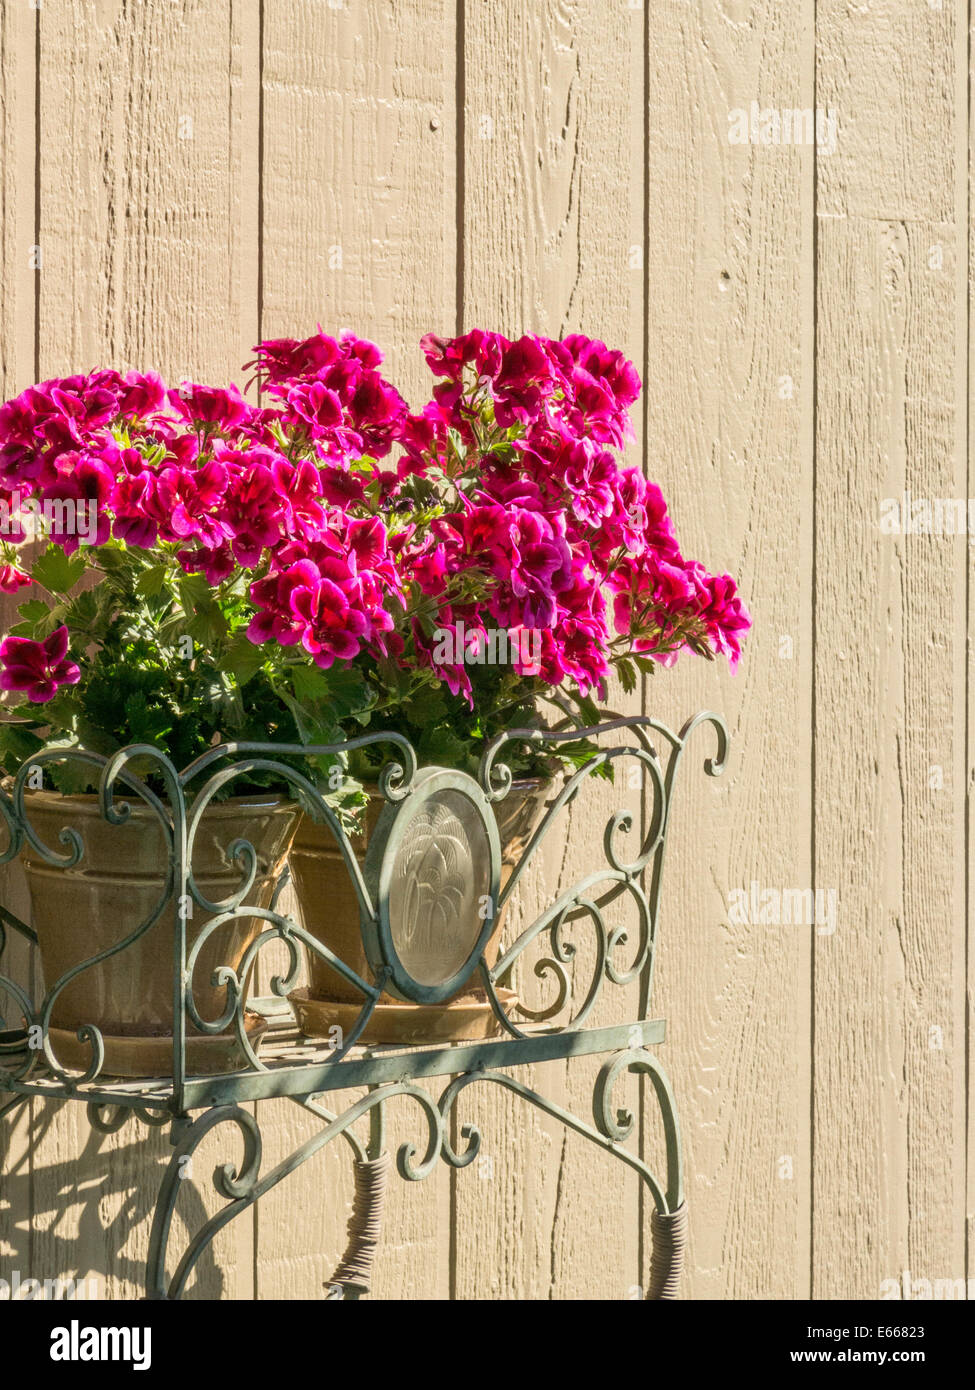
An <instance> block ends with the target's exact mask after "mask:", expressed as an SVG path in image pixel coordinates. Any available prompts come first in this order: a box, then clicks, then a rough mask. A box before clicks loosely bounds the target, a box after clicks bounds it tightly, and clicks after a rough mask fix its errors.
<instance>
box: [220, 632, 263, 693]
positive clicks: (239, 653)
mask: <svg viewBox="0 0 975 1390" xmlns="http://www.w3.org/2000/svg"><path fill="white" fill-rule="evenodd" d="M264 661H265V655H264V653H263V652H262V651H261V649H260V647H258V646H256V645H255V643H253V642H252V641H251V640H250V638H249V637H244V636H240V637H235V638H234V640H233V641H232V642H230V643H229V644H228V646H227V648H226V650H225V652H224V657H223V660H222V662H221V665H222V666H224V667H226V669H227V670H228V671H229V672H230V673H231V675H233V676H235V677H236V678H237V683H238V685H241V686H243V685H246V684H247V682H248V681H249V680H250V679H251V677H252V676H256V675H257V673H258V671H259V670H260V669H261V667H262V666H263V665H264Z"/></svg>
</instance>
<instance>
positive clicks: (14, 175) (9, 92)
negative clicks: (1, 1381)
mask: <svg viewBox="0 0 975 1390" xmlns="http://www.w3.org/2000/svg"><path fill="white" fill-rule="evenodd" d="M36 35H37V16H36V14H35V13H33V12H32V11H30V10H29V9H28V8H27V6H26V5H18V6H16V7H14V6H8V5H4V6H0V141H2V149H3V158H2V161H0V398H2V399H3V400H6V399H7V398H8V397H9V396H12V395H14V394H15V393H16V392H19V391H22V390H23V388H24V387H25V386H27V385H29V384H30V382H31V381H32V380H33V377H34V345H35V292H36V286H37V274H36V271H35V270H34V269H33V263H32V257H31V248H32V246H33V245H34V239H35V237H34V218H35V197H34V118H35V101H34V86H35V83H34V78H35V73H36V70H37V69H36ZM14 611H15V603H14V601H12V600H11V599H10V598H9V597H8V596H7V595H0V631H6V628H7V625H8V623H9V621H10V617H11V614H12V613H14ZM22 879H23V875H22V874H21V873H20V872H19V871H18V869H17V868H16V866H10V867H7V868H0V894H2V895H3V900H4V902H5V903H7V904H8V905H9V907H10V910H11V911H12V912H14V913H17V914H18V915H19V916H21V917H23V915H24V893H23V882H22ZM9 936H10V940H9V945H8V949H7V952H6V955H5V957H4V965H3V970H4V973H6V974H8V975H9V976H10V978H12V979H14V980H16V981H17V983H18V984H20V985H21V986H23V987H26V988H27V989H28V990H29V988H30V985H31V962H30V954H29V951H28V950H27V947H26V945H25V943H23V942H21V941H20V940H18V939H17V938H15V937H14V936H13V934H9ZM0 1014H4V1015H5V1016H6V1018H7V1019H8V1024H7V1026H8V1027H17V1026H18V1024H19V1017H18V1014H19V1010H17V1009H16V1008H15V1007H13V1005H12V1001H11V1000H10V999H9V998H7V997H6V995H4V994H2V993H0ZM6 1099H9V1097H7V1096H2V1095H0V1104H3V1102H4V1100H6ZM31 1106H32V1103H28V1105H27V1106H26V1107H23V1106H21V1107H18V1109H17V1111H16V1114H12V1115H10V1116H8V1117H7V1118H6V1119H3V1120H0V1279H6V1280H7V1282H8V1283H10V1282H11V1275H12V1272H13V1270H15V1269H16V1270H18V1271H19V1273H20V1274H21V1275H22V1276H23V1277H24V1278H27V1277H28V1276H29V1273H30V1254H31V1252H30V1215H31V1203H30V1199H31V1165H32V1160H31V1151H30V1143H29V1129H30V1117H31Z"/></svg>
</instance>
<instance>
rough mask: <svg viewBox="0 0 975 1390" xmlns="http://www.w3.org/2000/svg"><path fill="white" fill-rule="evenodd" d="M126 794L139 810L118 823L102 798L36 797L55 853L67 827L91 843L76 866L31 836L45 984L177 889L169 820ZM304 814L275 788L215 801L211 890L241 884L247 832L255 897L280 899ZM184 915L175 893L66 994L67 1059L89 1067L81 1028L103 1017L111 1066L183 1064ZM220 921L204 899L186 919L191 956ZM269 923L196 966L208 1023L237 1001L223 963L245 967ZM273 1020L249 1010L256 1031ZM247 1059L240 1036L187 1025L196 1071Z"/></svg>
mask: <svg viewBox="0 0 975 1390" xmlns="http://www.w3.org/2000/svg"><path fill="white" fill-rule="evenodd" d="M119 799H120V800H121V799H125V800H127V801H128V802H129V805H130V806H131V813H130V815H129V818H128V820H127V821H126V822H125V823H124V824H122V825H118V826H116V825H112V824H110V823H109V822H108V821H106V820H105V819H104V818H103V817H102V815H101V812H100V809H99V805H98V798H97V797H96V796H61V795H59V794H57V793H55V792H47V791H38V792H32V793H29V794H28V796H27V797H26V798H25V808H26V812H27V816H28V819H29V821H30V823H31V826H32V827H33V829H34V832H35V834H36V835H37V836H38V838H39V839H40V840H41V842H42V843H43V844H44V845H46V846H47V847H48V848H49V849H50V850H51V851H52V852H55V853H58V854H62V853H64V852H65V850H64V848H63V846H62V844H61V842H60V840H59V835H60V832H61V831H62V830H63V829H64V828H65V827H70V828H71V829H73V830H75V831H76V832H77V833H78V834H79V835H80V837H81V840H82V843H83V845H84V853H83V854H82V856H81V859H80V860H79V862H78V863H77V864H76V865H74V866H73V867H72V868H58V867H56V866H54V865H51V864H47V863H45V861H44V860H43V859H42V858H41V857H40V856H39V855H38V854H37V853H36V851H35V850H34V849H33V848H32V847H31V846H30V845H29V844H28V845H25V847H24V850H23V861H24V867H25V872H26V876H27V883H28V887H29V889H30V896H31V906H32V915H33V925H34V930H35V931H36V933H37V940H38V948H39V951H40V956H41V964H42V967H43V971H44V981H45V987H50V985H51V984H53V983H54V982H55V981H56V980H58V979H60V978H61V977H62V976H63V975H65V974H66V973H67V972H68V971H69V970H71V969H72V968H73V967H74V966H76V965H78V964H80V963H81V962H82V961H84V960H86V959H90V958H91V957H92V956H94V955H97V954H98V953H99V952H101V951H104V950H106V949H108V948H109V947H110V946H113V945H115V944H116V943H117V942H119V941H121V940H122V939H123V938H124V937H125V936H127V935H129V934H130V933H131V932H133V931H134V930H135V929H136V928H137V927H138V926H139V924H140V923H141V922H143V921H145V920H146V919H147V918H148V917H149V916H150V915H151V914H152V913H153V912H154V911H155V910H156V909H157V908H158V906H159V902H160V898H161V897H162V895H163V893H164V892H165V875H166V867H167V863H168V851H167V847H166V840H165V836H164V833H163V829H162V826H161V825H160V823H159V821H158V819H157V817H156V815H155V814H154V813H153V811H152V810H151V809H150V808H149V807H148V806H146V805H145V803H143V802H142V801H141V800H140V799H139V798H138V796H136V795H131V796H129V797H123V796H122V795H121V794H120V797H119ZM299 817H300V810H299V808H298V807H297V806H296V805H295V804H294V803H293V802H290V801H285V800H282V799H279V798H276V797H273V796H266V797H262V796H251V797H235V798H232V799H231V800H228V801H224V802H219V803H217V804H215V805H211V806H210V807H209V808H208V810H207V811H206V812H205V814H204V817H203V819H202V822H201V824H200V827H199V829H198V830H197V833H196V838H195V844H194V851H193V873H194V877H195V880H196V884H197V886H198V888H199V889H200V891H201V893H202V894H203V895H204V896H205V897H206V898H207V899H208V900H209V901H211V902H219V901H221V900H222V899H224V898H227V897H229V896H230V895H231V894H232V893H233V891H234V890H235V888H237V887H238V885H239V884H240V881H241V870H240V869H239V868H238V867H237V866H236V865H234V864H233V863H228V862H227V860H226V858H225V857H224V850H225V849H226V848H227V847H228V846H230V845H231V844H233V842H234V841H235V840H237V839H243V840H247V841H249V842H250V843H251V844H252V845H253V847H254V850H255V853H256V855H257V866H256V876H255V881H254V886H253V888H252V889H251V892H250V894H249V896H248V900H249V901H250V902H252V903H253V904H254V906H257V907H268V906H269V905H270V902H271V897H272V895H273V892H274V886H275V882H276V880H277V877H278V876H279V875H280V873H281V872H282V870H283V868H284V864H285V861H286V859H287V855H288V850H289V848H290V846H291V841H292V839H293V838H294V833H295V829H296V828H297V825H298V820H299ZM175 916H176V899H175V895H170V897H169V898H168V899H167V900H166V901H165V903H164V905H163V906H162V910H161V911H160V912H159V913H158V916H157V919H156V921H155V922H154V923H153V925H152V926H151V927H149V928H148V930H147V931H146V932H145V933H144V934H143V935H142V936H140V937H139V939H138V940H137V941H135V942H133V944H132V945H130V946H127V947H126V948H125V949H124V950H123V951H120V952H118V954H117V955H114V956H110V957H109V958H108V959H107V960H104V961H101V962H99V964H97V965H94V966H91V967H90V968H89V969H86V970H85V971H83V972H82V973H81V974H80V975H79V976H78V977H77V978H76V979H74V980H72V981H71V983H70V984H68V985H67V986H66V987H65V988H64V989H63V990H62V992H61V993H60V994H59V996H58V998H57V1000H56V1001H55V1004H54V1008H53V1011H52V1016H51V1025H52V1028H51V1041H52V1046H53V1048H54V1051H55V1053H56V1055H57V1057H58V1059H59V1060H60V1061H61V1062H62V1063H63V1064H64V1065H66V1066H69V1067H81V1068H86V1067H87V1066H88V1065H89V1063H90V1061H91V1057H92V1052H91V1048H90V1046H89V1045H88V1044H87V1043H85V1042H82V1041H80V1040H79V1039H78V1038H77V1037H76V1032H77V1029H78V1028H79V1027H81V1026H82V1025H84V1024H95V1025H96V1026H97V1027H98V1028H99V1029H100V1031H101V1033H102V1035H103V1038H104V1041H105V1063H104V1067H103V1070H104V1071H105V1072H106V1073H108V1074H111V1075H117V1076H133V1075H138V1076H154V1075H165V1074H166V1073H167V1072H168V1071H170V1070H171V1068H172V1032H173V932H174V924H175ZM210 920H211V917H210V915H208V914H207V913H205V912H204V911H203V910H202V909H201V908H200V907H199V906H198V905H197V904H193V911H192V915H188V916H187V921H186V943H187V946H186V948H187V955H189V952H190V950H191V949H192V947H193V943H194V942H195V941H196V939H197V938H198V936H199V935H200V932H201V930H202V928H203V927H204V926H205V925H206V923H207V922H208V921H210ZM261 928H262V922H261V919H260V918H252V917H244V918H239V919H236V920H234V921H230V922H227V923H226V924H225V925H224V926H223V927H221V928H219V929H218V930H217V931H215V932H214V933H213V934H212V936H211V937H210V938H209V939H208V941H207V942H206V943H205V945H204V947H203V950H202V951H201V954H200V958H199V959H198V961H197V963H196V967H195V969H194V973H193V997H194V1001H195V1003H196V1008H197V1011H198V1012H199V1014H200V1017H201V1018H202V1019H203V1020H204V1021H206V1020H210V1019H216V1018H218V1017H219V1016H220V1014H221V1013H222V1012H223V1010H224V1008H225V1007H226V1000H227V995H226V990H225V989H224V988H223V987H219V986H214V985H213V982H212V976H213V972H214V971H215V970H217V969H218V968H219V967H220V966H230V967H231V969H233V970H234V971H237V970H239V968H240V965H241V962H242V960H243V958H244V955H245V953H246V951H247V948H248V947H249V946H250V945H251V943H252V942H253V940H254V938H255V937H256V936H257V935H258V933H259V932H260V930H261ZM264 1027H265V1025H264V1024H263V1022H262V1020H261V1019H259V1018H258V1017H257V1016H256V1015H251V1016H249V1018H248V1022H247V1031H248V1035H249V1036H250V1037H251V1038H252V1039H255V1038H257V1037H259V1035H260V1033H262V1032H263V1031H264ZM243 1060H244V1059H243V1057H242V1056H241V1055H240V1050H239V1047H238V1045H237V1042H236V1038H235V1036H234V1035H233V1033H232V1032H230V1033H225V1034H217V1035H208V1034H201V1033H200V1032H199V1030H198V1029H196V1028H194V1027H193V1025H192V1023H191V1022H190V1021H189V1020H188V1021H187V1071H188V1072H190V1073H193V1072H197V1073H200V1072H214V1071H223V1070H226V1069H228V1068H232V1067H236V1066H240V1065H242V1064H243Z"/></svg>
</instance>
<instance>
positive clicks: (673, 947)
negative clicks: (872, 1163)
mask: <svg viewBox="0 0 975 1390" xmlns="http://www.w3.org/2000/svg"><path fill="white" fill-rule="evenodd" d="M649 18H650V27H649V31H648V51H649V54H650V81H649V93H650V96H649V119H648V136H649V144H648V165H649V185H650V198H649V214H648V223H649V238H648V253H647V254H648V288H649V300H648V314H647V349H646V373H647V390H646V398H647V412H648V419H647V460H648V462H647V468H648V472H649V475H650V476H651V477H652V478H653V479H654V480H655V481H657V482H659V483H660V485H661V486H662V488H663V490H664V494H665V496H666V497H667V498H668V499H669V500H670V502H671V510H672V514H673V518H674V522H675V525H676V528H677V534H678V538H679V539H680V542H681V545H682V548H683V551H684V554H685V555H691V556H696V557H698V558H700V559H701V560H702V561H703V562H704V563H705V564H706V566H707V567H708V568H709V569H711V570H718V571H720V570H722V569H725V568H726V569H727V570H728V571H729V572H730V573H732V574H734V575H735V576H736V577H737V578H738V580H739V582H740V586H741V590H742V593H743V596H744V597H745V600H746V602H747V603H748V606H749V608H750V609H751V612H752V615H753V619H754V622H755V629H754V632H753V634H752V635H751V637H750V638H749V642H748V646H747V654H746V657H745V659H744V661H743V664H742V667H741V670H740V672H739V674H738V675H737V676H736V677H731V676H730V675H729V674H728V673H727V671H726V670H725V669H723V663H722V664H721V668H720V669H719V667H717V666H715V667H710V666H706V665H705V664H703V663H701V662H697V661H695V660H694V658H692V657H688V656H685V657H683V658H682V659H681V661H680V662H679V663H678V665H677V667H676V668H675V669H674V670H673V671H668V672H662V673H660V674H659V675H658V676H655V677H654V678H653V679H652V680H650V681H648V690H647V701H648V708H649V709H650V710H651V711H652V712H653V713H655V714H657V715H658V716H660V717H662V718H664V719H665V720H667V722H668V723H670V724H671V725H672V726H673V727H678V728H679V727H680V725H681V724H682V722H683V720H684V719H685V718H686V717H687V716H688V715H689V714H691V713H693V712H694V711H695V710H697V709H701V708H712V709H716V710H719V711H721V712H722V713H723V714H724V716H725V718H726V720H727V722H728V726H729V728H730V730H731V735H732V747H731V757H730V761H729V767H728V770H727V772H726V773H725V775H724V776H723V778H721V779H720V780H719V781H716V782H712V781H709V780H708V779H707V778H705V777H704V775H703V771H702V766H701V764H702V759H703V757H704V756H706V755H708V754H710V752H711V747H710V746H709V744H708V736H707V733H706V731H703V730H702V731H701V732H700V733H698V734H697V735H695V738H696V739H698V740H699V742H697V743H696V746H694V747H693V748H691V749H690V750H689V751H688V754H687V756H686V758H685V761H684V765H683V767H682V770H681V785H680V786H679V787H678V789H677V803H676V806H675V811H674V820H673V823H672V828H671V831H670V837H669V853H670V856H671V859H670V864H669V867H668V871H667V881H666V883H665V886H664V905H663V920H662V937H661V955H660V961H659V965H658V970H659V973H658V976H657V983H656V989H657V998H656V1008H655V1012H658V1013H660V1014H661V1015H663V1016H664V1017H666V1018H668V1019H669V1020H670V1023H669V1031H668V1042H667V1045H666V1047H665V1048H664V1049H662V1052H661V1056H662V1060H663V1061H664V1063H665V1065H667V1066H668V1068H669V1069H670V1071H671V1075H672V1077H673V1080H674V1084H675V1088H676V1091H677V1097H678V1103H679V1105H680V1107H681V1113H682V1117H683V1123H684V1132H685V1138H686V1155H687V1159H686V1166H687V1199H688V1203H689V1211H690V1258H689V1268H688V1273H687V1276H686V1279H685V1285H684V1293H685V1296H687V1297H696V1298H755V1297H759V1298H760V1297H776V1298H801V1297H806V1296H807V1295H808V1279H809V1250H808V1231H809V1121H808V1112H809V988H810V983H809V956H810V936H811V929H810V928H809V927H805V926H800V925H776V924H762V923H760V922H759V923H756V922H754V921H748V922H741V921H737V920H735V919H734V918H733V916H732V915H731V913H730V910H729V909H730V901H729V893H730V892H731V891H732V890H736V889H737V890H741V889H744V890H746V891H749V890H750V887H751V884H752V883H753V882H754V883H757V884H759V885H760V886H761V888H762V889H766V888H771V889H775V890H781V889H783V888H786V887H794V888H798V889H803V888H806V887H808V886H809V885H810V883H811V864H810V811H809V805H810V791H811V787H810V766H811V737H810V729H809V722H810V691H811V679H812V652H811V636H812V617H811V577H810V570H811V546H810V528H811V507H812V436H811V427H812V418H813V415H812V411H813V361H812V344H813V306H812V223H811V209H812V201H811V200H812V173H813V156H812V151H811V150H810V149H808V148H794V147H782V146H780V147H764V146H753V145H732V144H730V142H729V138H728V135H729V130H730V122H729V113H731V112H733V111H735V110H736V109H744V110H748V109H749V108H750V105H751V102H752V101H758V102H759V104H760V106H761V107H763V108H764V107H771V106H775V107H789V108H801V107H803V106H808V105H811V104H812V58H813V33H812V18H813V14H812V6H811V5H810V4H802V5H789V6H786V5H771V6H769V5H758V4H747V3H742V4H734V5H721V6H717V5H715V6H711V5H706V6H700V7H698V6H693V7H692V6H681V5H673V6H666V7H663V8H661V9H659V10H658V9H657V8H656V7H654V8H653V9H652V10H651V12H650V16H649ZM750 915H751V914H749V916H750ZM746 1098H747V1099H746Z"/></svg>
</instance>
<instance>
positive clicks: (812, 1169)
mask: <svg viewBox="0 0 975 1390" xmlns="http://www.w3.org/2000/svg"><path fill="white" fill-rule="evenodd" d="M812 21H813V52H812V60H813V71H812V88H813V90H812V108H813V110H814V111H816V110H818V106H817V103H818V101H819V7H818V3H817V0H813V6H812ZM812 166H813V167H812V213H813V216H812V229H811V231H812V383H811V387H812V459H811V472H812V478H811V485H812V528H811V529H812V563H811V575H810V596H809V597H810V604H809V615H810V627H811V634H810V656H809V659H810V663H811V664H810V670H811V677H812V678H811V680H810V683H809V694H810V726H809V796H810V816H809V836H810V844H809V859H810V864H809V867H810V881H811V884H812V890H813V895H814V897H815V893H816V868H817V864H816V717H817V713H818V709H817V703H816V657H817V648H816V597H817V569H816V566H817V560H818V553H817V539H818V538H817V523H818V508H817V505H816V504H817V489H818V483H819V474H818V462H819V459H818V441H819V395H818V392H819V373H818V366H819V151H818V149H817V147H816V145H815V143H813V149H812ZM815 1294H816V933H815V930H814V931H813V932H812V933H811V934H810V943H809V1297H810V1298H814V1297H815Z"/></svg>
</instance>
